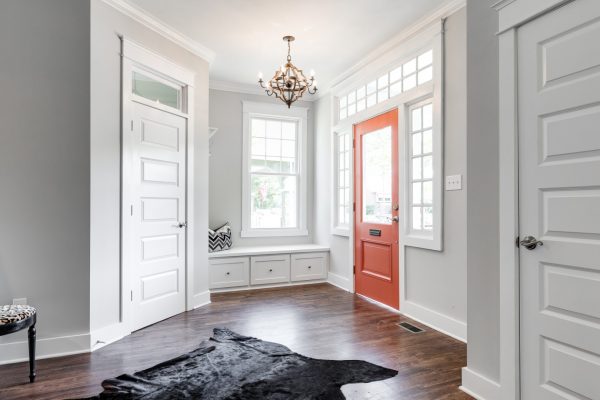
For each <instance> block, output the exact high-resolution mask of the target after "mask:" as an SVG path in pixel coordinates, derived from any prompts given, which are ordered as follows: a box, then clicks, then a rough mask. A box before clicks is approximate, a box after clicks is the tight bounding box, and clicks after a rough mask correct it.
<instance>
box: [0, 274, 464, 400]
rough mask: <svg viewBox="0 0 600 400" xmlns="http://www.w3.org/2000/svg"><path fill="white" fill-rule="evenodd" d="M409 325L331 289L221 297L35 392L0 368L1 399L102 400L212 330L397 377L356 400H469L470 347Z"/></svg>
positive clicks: (352, 392)
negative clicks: (113, 385) (115, 385)
mask: <svg viewBox="0 0 600 400" xmlns="http://www.w3.org/2000/svg"><path fill="white" fill-rule="evenodd" d="M402 320H406V318H404V317H402V316H401V315H397V314H394V313H392V312H390V311H388V310H385V309H383V308H380V307H378V306H376V305H373V304H371V303H369V302H368V301H365V300H363V299H361V298H360V297H358V296H355V295H352V294H350V293H347V292H345V291H343V290H340V289H338V288H335V287H333V286H330V285H328V284H319V285H310V286H296V287H293V288H279V289H265V290H260V291H250V292H237V293H222V294H216V295H213V296H212V304H210V305H208V306H205V307H201V308H199V309H197V310H195V311H191V312H187V313H183V314H180V315H177V316H175V317H173V318H170V319H168V320H165V321H163V322H160V323H158V324H155V325H153V326H150V327H148V328H146V329H142V330H140V331H137V332H135V333H133V334H132V335H130V336H128V337H126V338H124V339H122V340H119V341H118V342H116V343H113V344H111V345H108V346H106V347H104V348H102V349H100V350H97V351H95V352H94V353H91V354H81V355H74V356H68V357H61V358H54V359H47V360H40V361H39V362H38V378H37V381H36V382H35V383H34V384H29V383H27V382H28V378H27V375H28V369H27V363H19V364H12V365H4V366H0V399H2V400H9V399H65V398H73V397H82V396H91V395H95V394H97V393H99V392H100V391H101V390H102V389H101V386H100V383H101V382H102V380H103V379H106V378H111V377H115V376H117V375H120V374H122V373H133V372H135V371H137V370H141V369H144V368H147V367H150V366H152V365H154V364H156V363H158V362H161V361H165V360H167V359H169V358H172V357H175V356H178V355H180V354H182V353H186V352H188V351H190V350H192V349H194V348H195V347H196V346H197V345H198V343H200V342H201V341H202V340H203V339H207V338H208V337H209V336H210V335H211V332H212V328H214V327H228V328H230V329H232V330H234V331H236V332H238V333H240V334H243V335H249V336H255V337H258V338H261V339H264V340H268V341H273V342H278V343H281V344H284V345H286V346H288V347H290V348H291V349H292V350H294V351H296V352H299V353H301V354H304V355H306V356H310V357H315V358H328V359H361V360H366V361H370V362H372V363H376V364H379V365H382V366H385V367H388V368H394V369H397V370H398V371H399V374H398V376H396V377H395V378H392V379H388V380H386V381H381V382H372V383H368V384H351V385H346V386H344V387H343V392H344V394H345V395H346V398H348V399H361V400H366V399H369V400H374V399H378V400H383V399H390V400H401V399H410V400H420V399H470V397H469V396H467V395H466V394H464V393H462V392H461V391H460V390H459V389H458V386H459V385H460V369H461V367H463V366H465V365H466V345H465V344H464V343H461V342H459V341H457V340H454V339H452V338H450V337H448V336H445V335H442V334H441V333H439V332H436V331H434V330H432V329H429V328H426V332H425V333H419V334H414V333H409V332H407V331H405V330H404V329H402V328H400V327H398V326H397V325H396V324H397V323H398V322H400V321H402ZM412 322H413V323H414V324H415V325H419V324H418V323H416V322H414V321H412Z"/></svg>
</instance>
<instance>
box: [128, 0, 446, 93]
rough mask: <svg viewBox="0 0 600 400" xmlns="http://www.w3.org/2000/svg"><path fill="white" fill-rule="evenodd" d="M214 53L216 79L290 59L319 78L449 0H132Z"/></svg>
mask: <svg viewBox="0 0 600 400" xmlns="http://www.w3.org/2000/svg"><path fill="white" fill-rule="evenodd" d="M128 1H129V2H130V3H132V4H133V5H134V6H137V7H138V8H142V9H143V10H144V11H146V12H147V13H149V14H151V15H153V16H154V17H155V18H156V19H158V20H160V21H162V22H164V23H166V24H167V25H169V26H170V27H172V28H173V29H175V30H177V31H179V32H180V33H182V34H183V35H185V36H188V37H189V38H191V39H193V40H194V41H196V42H199V43H201V44H202V45H204V46H206V47H208V48H209V49H211V50H213V51H214V52H215V53H216V57H215V60H214V62H213V64H212V65H211V70H210V74H211V77H210V78H211V80H218V81H226V82H232V83H245V84H254V83H256V80H257V77H256V75H257V73H258V72H259V71H261V72H263V73H264V75H265V77H270V76H271V75H272V74H273V73H274V71H275V69H276V68H277V67H278V66H279V65H280V64H281V63H283V62H284V61H285V57H286V52H287V48H286V44H285V42H283V40H282V39H281V38H282V37H283V36H284V35H287V34H291V35H294V36H296V41H295V42H293V43H292V61H293V62H294V64H295V65H296V66H298V67H300V68H302V69H304V71H305V72H307V73H308V71H310V70H311V69H314V70H315V71H316V74H317V79H318V81H319V86H321V87H328V86H330V85H331V83H332V82H333V81H335V78H336V76H337V75H338V74H340V73H342V72H344V71H345V70H347V69H348V68H350V67H351V66H353V65H354V64H356V63H357V62H359V61H360V60H361V57H363V56H365V55H366V54H368V53H369V52H370V51H371V50H373V49H374V48H375V47H377V46H378V45H379V44H381V43H382V42H384V41H385V40H386V39H389V38H391V37H392V36H394V34H396V33H398V32H400V31H402V30H403V29H405V28H406V27H408V26H410V25H411V24H412V23H413V22H415V21H416V20H418V19H419V18H421V17H423V16H425V15H426V14H427V13H429V12H431V11H432V10H434V9H435V8H437V7H439V6H440V5H442V4H443V3H444V2H445V0H297V1H291V0H278V1H276V0H251V1H250V0H171V1H165V0H128Z"/></svg>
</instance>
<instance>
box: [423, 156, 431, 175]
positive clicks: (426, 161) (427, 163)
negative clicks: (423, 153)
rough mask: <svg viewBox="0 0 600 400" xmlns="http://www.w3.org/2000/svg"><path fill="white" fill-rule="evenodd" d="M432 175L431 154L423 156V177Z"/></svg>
mask: <svg viewBox="0 0 600 400" xmlns="http://www.w3.org/2000/svg"><path fill="white" fill-rule="evenodd" d="M432 177H433V160H432V158H431V156H427V157H423V179H429V178H432Z"/></svg>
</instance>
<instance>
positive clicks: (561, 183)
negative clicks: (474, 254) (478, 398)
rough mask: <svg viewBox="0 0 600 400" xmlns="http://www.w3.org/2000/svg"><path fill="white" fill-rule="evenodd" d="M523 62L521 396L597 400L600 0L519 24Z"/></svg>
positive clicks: (599, 392) (580, 2) (579, 0)
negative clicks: (527, 241)
mask: <svg viewBox="0 0 600 400" xmlns="http://www.w3.org/2000/svg"><path fill="white" fill-rule="evenodd" d="M518 60H519V61H518V63H519V66H518V81H519V84H518V92H519V99H518V101H519V105H518V112H519V185H520V188H519V198H520V200H519V202H520V205H519V224H520V228H519V230H520V239H521V240H523V239H524V237H525V236H533V237H535V238H537V239H538V240H540V241H542V242H543V245H541V244H540V245H538V246H537V247H536V248H535V249H533V248H532V249H528V248H527V247H526V246H524V245H523V244H522V245H521V247H520V260H521V263H520V269H521V272H520V275H521V288H520V290H521V392H522V399H523V400H554V399H595V400H598V399H600V1H598V0H575V1H574V2H572V3H569V4H567V5H566V6H564V7H561V8H559V9H556V10H555V11H553V12H551V13H549V14H547V15H545V16H542V17H540V18H538V19H536V20H534V21H532V22H530V23H528V24H526V25H525V26H524V27H522V28H520V29H519V31H518ZM531 247H533V245H532V246H531Z"/></svg>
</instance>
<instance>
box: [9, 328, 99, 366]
mask: <svg viewBox="0 0 600 400" xmlns="http://www.w3.org/2000/svg"><path fill="white" fill-rule="evenodd" d="M90 337H91V336H90V334H89V333H85V334H81V335H72V336H61V337H54V338H47V339H37V340H36V352H35V358H36V360H40V359H43V358H52V357H62V356H68V355H71V354H79V353H88V352H89V351H90ZM22 361H29V352H28V345H27V341H26V340H25V341H20V342H13V343H3V344H0V365H2V364H11V363H16V362H22Z"/></svg>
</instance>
